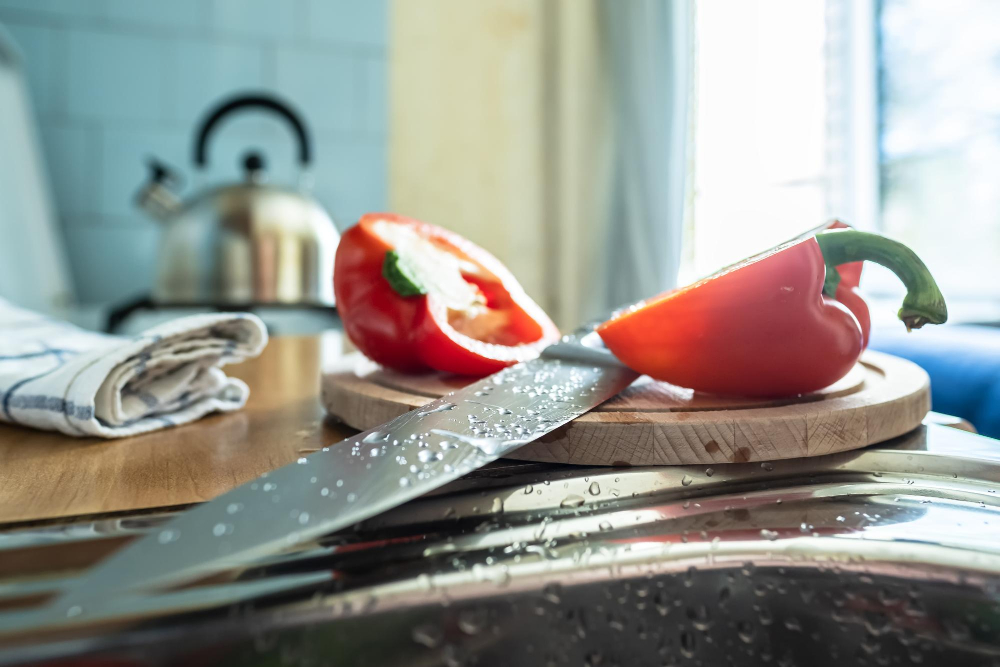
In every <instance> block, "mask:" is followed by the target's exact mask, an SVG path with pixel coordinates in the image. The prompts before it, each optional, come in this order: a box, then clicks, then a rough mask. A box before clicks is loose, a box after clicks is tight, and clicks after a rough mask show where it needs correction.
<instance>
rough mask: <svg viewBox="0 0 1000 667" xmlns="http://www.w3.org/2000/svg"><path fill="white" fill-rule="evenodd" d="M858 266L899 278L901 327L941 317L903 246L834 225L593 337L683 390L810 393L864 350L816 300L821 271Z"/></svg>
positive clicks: (846, 318) (845, 323)
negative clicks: (875, 266)
mask: <svg viewBox="0 0 1000 667" xmlns="http://www.w3.org/2000/svg"><path fill="white" fill-rule="evenodd" d="M863 260H870V261H874V262H876V263H878V264H882V265H883V266H886V267H888V268H889V269H891V270H892V271H894V272H895V273H896V275H897V276H899V278H900V279H901V280H902V281H903V284H904V285H905V286H906V288H907V295H906V298H905V299H904V300H903V307H902V308H901V309H900V311H899V317H900V319H901V320H902V321H903V323H904V324H906V327H907V329H916V328H919V327H921V326H923V325H924V324H926V323H935V324H938V323H941V322H944V321H945V320H946V319H947V308H946V306H945V303H944V298H943V297H942V296H941V292H940V291H939V290H938V287H937V285H936V284H935V282H934V279H933V278H932V277H931V275H930V272H929V271H928V270H927V267H926V266H924V264H923V262H921V261H920V259H919V258H918V257H917V256H916V255H915V254H914V253H913V252H912V251H911V250H910V249H909V248H907V247H906V246H904V245H902V244H900V243H897V242H895V241H892V240H890V239H887V238H885V237H882V236H878V235H875V234H868V233H865V232H859V231H855V230H851V229H843V230H836V231H826V232H822V233H819V234H816V235H815V236H813V237H809V238H805V239H801V238H800V239H796V240H794V241H791V242H789V243H788V244H785V245H783V246H779V247H778V248H775V249H774V250H771V251H768V252H766V253H763V254H761V255H758V256H756V257H752V258H750V259H748V260H744V261H743V262H741V263H739V264H735V265H733V266H731V267H727V268H726V269H723V270H722V271H720V272H719V273H717V274H715V275H713V276H710V277H709V278H706V279H704V280H701V281H698V282H696V283H694V284H692V285H689V286H688V287H684V288H681V289H678V290H675V291H672V292H667V293H665V294H662V295H660V296H658V297H655V298H653V299H651V300H649V301H646V302H644V303H641V304H639V305H638V306H634V307H632V308H630V309H628V310H626V311H624V312H622V313H620V314H618V315H617V316H615V317H613V318H612V319H610V320H608V321H607V322H605V323H603V324H602V325H600V327H598V330H597V331H598V333H599V334H600V336H601V338H602V339H603V340H604V343H605V344H606V345H607V346H608V348H609V349H610V350H611V351H612V352H613V353H614V354H615V356H617V357H618V358H619V359H620V360H621V361H622V362H624V363H625V364H626V365H628V366H630V367H631V368H633V369H634V370H636V371H638V372H640V373H645V374H647V375H650V376H651V377H653V378H656V379H658V380H664V381H666V382H670V383H673V384H676V385H680V386H683V387H689V388H692V389H695V390H698V391H705V392H710V393H715V394H730V395H744V396H765V397H773V396H793V395H797V394H803V393H807V392H811V391H816V390H818V389H822V388H823V387H826V386H829V385H830V384H833V383H834V382H836V381H837V380H839V379H840V378H842V377H844V375H846V374H847V372H848V371H849V370H850V369H851V368H852V367H853V366H854V364H855V363H856V362H857V360H858V358H859V357H860V356H861V352H862V350H863V349H864V345H865V335H864V332H863V331H862V325H861V323H860V322H859V318H858V317H856V316H855V315H854V314H853V312H852V310H851V309H850V308H849V307H848V306H847V305H845V304H843V303H841V302H840V301H838V300H836V299H833V298H830V297H828V296H826V295H824V283H825V281H826V277H827V266H830V267H839V266H841V265H844V264H851V263H854V262H859V261H863ZM831 271H832V269H831ZM865 312H867V307H866V309H865Z"/></svg>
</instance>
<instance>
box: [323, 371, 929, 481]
mask: <svg viewBox="0 0 1000 667" xmlns="http://www.w3.org/2000/svg"><path fill="white" fill-rule="evenodd" d="M337 363H338V365H337V366H335V367H333V368H330V369H328V372H326V373H325V374H324V377H323V394H322V395H323V403H324V405H325V406H326V408H327V409H328V410H329V411H330V413H331V414H332V415H335V416H336V417H337V418H339V419H341V420H343V421H344V422H345V423H346V424H348V425H350V426H353V427H354V428H358V429H362V430H364V429H368V428H372V427H374V426H377V425H378V424H381V423H383V422H386V421H388V420H389V419H392V418H393V417H396V416H398V415H400V414H402V413H404V412H407V411H409V410H412V409H413V408H416V407H420V406H421V405H424V404H425V403H427V402H429V401H431V400H433V399H435V398H438V397H440V396H442V395H444V394H445V393H448V392H449V391H453V390H455V389H457V388H460V387H461V386H464V385H465V384H466V383H467V382H468V381H469V380H468V379H467V378H461V377H455V376H445V375H422V376H406V375H400V374H398V373H393V372H391V371H385V370H383V369H381V368H379V367H378V366H376V365H375V364H373V363H371V362H370V361H368V360H366V359H364V358H363V357H360V356H348V357H342V358H341V359H340V360H339V361H338V362H337ZM929 409H930V382H929V380H928V377H927V374H926V373H925V372H924V371H923V370H922V369H921V368H919V367H918V366H916V365H915V364H913V363H911V362H909V361H906V360H903V359H899V358H896V357H892V356H890V355H886V354H880V353H877V352H866V353H865V355H864V356H863V357H862V360H861V363H859V364H858V365H857V366H856V367H855V368H854V369H853V370H852V371H851V373H849V374H848V375H847V376H846V377H845V378H844V379H842V380H841V381H840V382H837V383H836V384H834V385H831V386H830V387H828V388H826V389H824V390H822V391H819V392H816V393H815V394H808V395H805V396H800V397H796V398H791V399H782V400H755V399H746V398H725V397H719V396H709V395H705V394H698V393H696V392H692V391H691V390H689V389H683V388H681V387H676V386H673V385H669V384H666V383H663V382H655V381H652V380H650V379H649V378H646V377H643V378H640V379H639V380H638V381H637V382H636V383H635V384H633V385H632V386H631V387H629V388H628V389H627V390H625V391H624V392H622V393H621V394H619V395H618V396H617V397H615V398H613V399H611V400H609V401H607V402H606V403H604V404H603V405H601V406H599V407H598V408H596V409H595V410H592V411H591V412H589V413H587V414H585V415H583V416H582V417H579V418H578V419H576V420H574V421H572V422H570V423H569V424H567V425H565V426H563V427H561V428H559V429H557V430H555V431H553V432H552V433H550V434H548V435H546V436H545V437H543V438H541V439H540V440H539V441H537V442H534V443H532V444H530V445H526V446H524V447H522V448H521V449H518V450H516V451H515V452H514V453H513V454H512V455H511V457H512V458H518V459H523V460H529V461H544V462H555V463H575V464H585V465H623V464H624V465H677V464H700V463H732V462H746V461H767V460H774V459H782V458H791V457H801V456H819V455H822V454H829V453H832V452H837V451H843V450H847V449H856V448H859V447H864V446H867V445H870V444H873V443H876V442H881V441H882V440H886V439H888V438H892V437H895V436H897V435H901V434H902V433H905V432H907V431H909V430H911V429H913V428H916V427H917V426H918V425H919V424H920V422H921V420H922V419H923V418H924V416H925V415H926V414H927V411H928V410H929Z"/></svg>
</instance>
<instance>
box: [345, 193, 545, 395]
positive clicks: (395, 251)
mask: <svg viewBox="0 0 1000 667" xmlns="http://www.w3.org/2000/svg"><path fill="white" fill-rule="evenodd" d="M333 284H334V291H335V293H336V297H337V310H338V312H339V314H340V317H341V319H342V320H343V322H344V330H345V331H346V332H347V335H348V337H349V338H350V339H351V341H352V342H353V343H354V344H355V345H356V346H357V347H358V349H360V350H361V351H362V352H363V353H364V354H365V355H366V356H368V357H369V358H370V359H373V360H374V361H376V362H378V363H380V364H382V365H383V366H387V367H389V368H393V369H396V370H400V371H404V372H420V371H426V370H430V369H434V370H439V371H447V372H450V373H458V374H463V375H488V374H490V373H493V372H496V371H498V370H500V369H501V368H504V367H505V366H510V365H511V364H514V363H517V362H519V361H523V360H526V359H531V358H533V357H536V356H538V354H539V353H540V352H541V351H542V350H543V349H544V348H545V347H546V346H547V345H549V344H550V343H552V342H554V341H555V340H557V339H558V337H559V331H558V329H556V326H555V324H553V323H552V320H550V319H549V317H548V316H547V315H546V314H545V313H544V312H543V311H542V309H541V308H539V307H538V305H537V304H535V302H534V301H532V300H531V298H530V297H528V295H527V294H525V292H524V290H523V289H522V288H521V286H520V285H519V284H518V282H517V280H516V279H515V278H514V276H513V275H512V274H511V273H510V271H508V270H507V268H506V267H504V266H503V264H501V263H500V261H499V260H497V259H496V258H495V257H493V256H492V255H490V254H489V253H488V252H486V251H485V250H483V249H482V248H480V247H479V246H477V245H475V244H474V243H472V242H471V241H468V240H466V239H464V238H462V237H461V236H459V235H458V234H454V233H452V232H449V231H447V230H445V229H442V228H440V227H436V226H434V225H430V224H427V223H423V222H418V221H416V220H411V219H409V218H405V217H402V216H398V215H393V214H389V213H370V214H368V215H365V216H364V217H362V218H361V220H360V221H359V222H358V224H356V225H355V226H353V227H351V228H350V229H349V230H347V232H346V233H345V234H344V235H343V237H341V239H340V245H339V247H338V248H337V256H336V258H335V261H334V280H333Z"/></svg>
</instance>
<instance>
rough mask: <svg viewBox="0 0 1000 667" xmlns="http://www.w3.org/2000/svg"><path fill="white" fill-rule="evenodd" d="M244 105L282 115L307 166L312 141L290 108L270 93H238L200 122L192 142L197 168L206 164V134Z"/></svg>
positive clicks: (301, 163)
mask: <svg viewBox="0 0 1000 667" xmlns="http://www.w3.org/2000/svg"><path fill="white" fill-rule="evenodd" d="M246 107H257V108H260V109H269V110H271V111H273V112H275V113H276V114H278V115H279V116H281V117H283V118H284V119H285V120H286V121H288V124H289V125H291V126H292V130H294V132H295V136H296V138H297V139H298V142H299V164H300V165H301V166H302V167H303V168H305V167H308V166H309V163H310V162H312V143H311V142H310V140H309V133H308V132H307V131H306V126H305V124H304V123H303V122H302V119H301V118H300V117H299V114H297V113H296V112H295V111H293V110H292V108H291V107H290V106H289V105H288V104H286V103H284V102H282V101H281V100H279V99H277V98H276V97H272V96H270V95H260V94H256V95H238V96H236V97H234V98H231V99H229V100H226V101H225V102H223V103H222V104H220V105H219V106H218V107H216V108H215V110H214V111H212V112H211V113H210V114H208V116H207V117H206V118H205V120H204V121H202V123H201V129H199V130H198V136H197V138H196V139H195V142H194V163H195V165H197V166H198V167H199V168H201V169H204V168H205V165H206V164H208V158H207V150H206V149H207V144H208V136H209V134H211V132H212V130H213V129H215V126H216V125H217V124H218V123H219V121H220V120H222V117H223V116H226V115H227V114H229V113H231V112H233V111H236V110H237V109H243V108H246Z"/></svg>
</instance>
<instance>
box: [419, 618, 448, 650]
mask: <svg viewBox="0 0 1000 667" xmlns="http://www.w3.org/2000/svg"><path fill="white" fill-rule="evenodd" d="M443 639H444V633H443V632H442V631H441V628H439V627H437V626H435V625H430V624H426V625H418V626H417V627H415V628H413V641H415V642H417V643H418V644H423V645H424V646H426V647H427V648H436V647H437V646H439V645H440V644H441V641H442V640H443Z"/></svg>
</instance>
